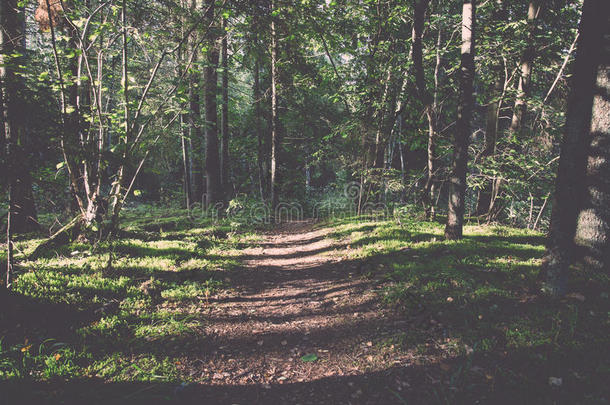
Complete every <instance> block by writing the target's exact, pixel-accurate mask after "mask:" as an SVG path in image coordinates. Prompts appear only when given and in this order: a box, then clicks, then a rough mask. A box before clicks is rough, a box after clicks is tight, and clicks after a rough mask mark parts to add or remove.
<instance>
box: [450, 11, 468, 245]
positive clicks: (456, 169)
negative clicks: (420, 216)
mask: <svg viewBox="0 0 610 405" xmlns="http://www.w3.org/2000/svg"><path fill="white" fill-rule="evenodd" d="M474 34H475V0H464V3H463V8H462V56H461V68H460V90H459V101H458V118H457V123H456V128H455V137H454V141H453V166H452V173H451V177H450V179H449V181H450V187H451V188H450V191H449V207H448V212H447V225H446V226H445V237H446V238H447V239H450V240H452V239H460V238H461V237H462V228H463V222H464V207H465V200H466V172H467V170H468V143H469V139H470V121H471V118H472V110H473V104H474V97H473V94H472V93H473V84H472V83H473V80H474V41H475V35H474Z"/></svg>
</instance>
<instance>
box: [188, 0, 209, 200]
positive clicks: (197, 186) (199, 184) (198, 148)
mask: <svg viewBox="0 0 610 405" xmlns="http://www.w3.org/2000/svg"><path fill="white" fill-rule="evenodd" d="M195 8H196V3H195V0H191V10H192V11H193V12H194V11H195ZM196 43H197V40H196V35H195V34H193V35H192V37H191V46H190V48H191V52H193V55H192V61H193V62H192V63H193V66H197V62H198V56H199V55H198V52H197V45H196ZM191 69H192V71H191V73H190V75H189V104H190V108H189V117H188V118H189V139H190V140H191V166H192V169H191V171H192V176H191V180H192V182H193V203H195V202H199V203H201V204H202V205H203V204H204V203H205V202H204V201H203V195H204V193H205V180H204V177H203V161H204V160H203V159H204V153H203V152H204V150H203V149H204V148H203V144H204V139H203V133H202V130H201V99H200V87H199V84H200V78H199V72H198V71H197V69H196V68H193V67H192V68H191Z"/></svg>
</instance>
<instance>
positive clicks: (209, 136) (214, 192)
mask: <svg viewBox="0 0 610 405" xmlns="http://www.w3.org/2000/svg"><path fill="white" fill-rule="evenodd" d="M205 21H206V25H210V27H209V29H208V41H207V44H208V51H207V55H206V56H207V65H206V67H205V70H204V73H203V81H204V85H205V86H204V98H205V179H206V197H205V203H206V207H208V208H210V207H213V206H214V205H215V204H216V203H218V202H222V200H223V195H222V187H221V183H220V153H219V150H218V147H219V145H218V109H217V103H216V95H217V93H218V73H217V70H216V69H217V68H218V53H219V52H218V33H217V29H218V27H216V26H215V25H214V23H213V21H214V0H208V3H207V8H206V13H205Z"/></svg>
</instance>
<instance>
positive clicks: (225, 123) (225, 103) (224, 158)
mask: <svg viewBox="0 0 610 405" xmlns="http://www.w3.org/2000/svg"><path fill="white" fill-rule="evenodd" d="M222 27H223V30H222V116H221V121H222V125H221V128H222V148H221V149H222V153H221V156H220V158H221V173H220V174H221V176H220V181H221V183H222V189H223V190H224V195H225V197H227V198H228V197H229V194H230V193H229V188H230V183H231V182H230V179H229V165H230V161H229V61H228V59H227V58H228V51H227V45H228V44H227V35H228V33H227V20H226V18H223V20H222Z"/></svg>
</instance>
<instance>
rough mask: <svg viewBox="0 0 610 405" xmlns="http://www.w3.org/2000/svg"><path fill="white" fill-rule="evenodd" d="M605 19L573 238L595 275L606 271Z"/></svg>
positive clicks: (609, 87)
mask: <svg viewBox="0 0 610 405" xmlns="http://www.w3.org/2000/svg"><path fill="white" fill-rule="evenodd" d="M602 15H604V14H602ZM605 16H606V20H605V23H604V24H605V27H606V28H605V33H604V34H605V35H604V37H603V38H602V39H601V41H600V42H598V46H599V48H598V49H599V51H598V52H599V53H600V54H601V58H600V59H601V60H600V63H599V64H598V66H597V79H596V83H595V90H594V94H593V109H592V117H591V131H590V135H589V136H590V140H589V143H588V144H587V146H588V150H587V155H586V156H587V157H586V162H587V166H586V168H585V185H586V192H585V193H582V194H581V195H582V196H583V197H584V202H583V204H582V208H581V209H580V212H579V214H578V219H577V222H576V236H575V238H574V241H575V243H576V246H577V249H578V250H579V251H580V253H581V254H582V259H583V261H584V264H585V266H586V267H587V268H588V269H591V270H593V271H597V272H603V271H605V272H608V271H609V270H610V97H609V96H610V29H609V27H610V7H606V12H605Z"/></svg>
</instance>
